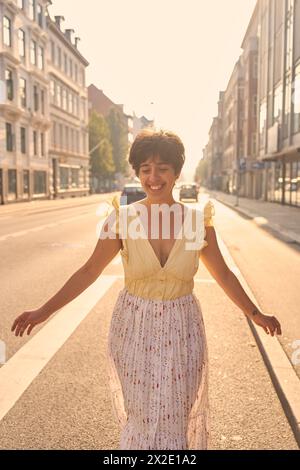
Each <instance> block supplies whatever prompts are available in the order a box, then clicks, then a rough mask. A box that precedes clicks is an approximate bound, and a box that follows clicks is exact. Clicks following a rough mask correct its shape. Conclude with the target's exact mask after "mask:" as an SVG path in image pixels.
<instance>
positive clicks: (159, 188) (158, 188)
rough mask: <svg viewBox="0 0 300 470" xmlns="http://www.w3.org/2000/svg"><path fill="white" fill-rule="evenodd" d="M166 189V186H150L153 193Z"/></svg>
mask: <svg viewBox="0 0 300 470" xmlns="http://www.w3.org/2000/svg"><path fill="white" fill-rule="evenodd" d="M163 187H164V184H156V185H149V184H148V188H150V189H151V191H160V190H161V189H162V188H163Z"/></svg>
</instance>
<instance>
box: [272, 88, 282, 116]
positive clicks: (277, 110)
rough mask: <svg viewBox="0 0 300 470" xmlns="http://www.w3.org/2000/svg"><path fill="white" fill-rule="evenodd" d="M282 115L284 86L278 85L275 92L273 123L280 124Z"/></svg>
mask: <svg viewBox="0 0 300 470" xmlns="http://www.w3.org/2000/svg"><path fill="white" fill-rule="evenodd" d="M281 114H282V85H278V86H277V87H276V88H275V90H274V103H273V123H274V122H276V121H277V122H279V121H280V119H281Z"/></svg>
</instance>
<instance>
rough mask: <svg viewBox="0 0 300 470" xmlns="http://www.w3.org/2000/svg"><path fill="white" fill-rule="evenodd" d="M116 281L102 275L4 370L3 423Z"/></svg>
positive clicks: (0, 377) (0, 392) (0, 381)
mask: <svg viewBox="0 0 300 470" xmlns="http://www.w3.org/2000/svg"><path fill="white" fill-rule="evenodd" d="M116 279H117V276H106V275H101V276H100V277H99V278H98V279H97V280H96V281H95V282H94V283H93V284H92V285H91V286H90V287H89V288H88V289H86V290H85V291H84V292H83V293H82V294H81V295H80V296H78V297H77V298H76V299H74V300H73V301H72V302H70V303H69V304H67V305H66V306H65V307H63V308H62V309H61V310H60V311H58V312H57V313H56V314H55V315H54V316H53V318H52V319H51V318H50V320H49V321H48V322H47V323H46V324H45V326H44V327H43V328H41V330H39V331H38V333H36V335H34V336H33V337H32V339H31V340H30V341H28V342H27V343H26V344H25V345H24V346H23V347H21V348H20V349H19V350H18V352H16V354H15V355H14V356H13V357H11V358H10V359H9V360H8V361H7V362H6V363H5V364H4V365H3V366H2V367H1V369H0V421H1V420H2V418H3V417H4V416H5V415H6V414H7V413H8V412H9V410H10V409H11V408H12V407H13V406H14V405H15V403H16V402H17V400H18V399H19V398H20V397H21V396H22V394H23V393H24V392H25V390H26V389H27V388H28V387H29V386H30V384H31V383H32V381H33V380H34V379H35V378H36V376H37V375H38V374H39V373H40V371H41V370H42V369H43V368H44V367H45V365H46V364H47V363H48V362H49V361H50V360H51V358H52V357H53V356H54V354H55V353H56V352H57V351H58V350H59V348H61V346H62V345H63V344H64V343H65V342H66V341H67V339H68V338H69V337H70V336H71V334H72V333H73V331H74V330H75V329H76V328H77V326H78V325H80V323H81V322H82V321H83V320H84V319H85V317H86V316H87V315H88V314H89V312H90V311H91V310H92V309H93V308H94V306H95V305H96V304H97V303H98V302H99V300H101V298H102V297H103V296H104V294H105V293H106V292H107V290H108V289H109V288H110V287H111V286H112V284H113V283H114V282H115V280H116ZM12 334H13V333H12ZM19 339H20V338H19ZM20 341H22V340H21V339H20Z"/></svg>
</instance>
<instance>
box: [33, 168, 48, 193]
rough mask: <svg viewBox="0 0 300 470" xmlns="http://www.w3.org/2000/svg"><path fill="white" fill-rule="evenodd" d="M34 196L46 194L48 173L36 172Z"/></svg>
mask: <svg viewBox="0 0 300 470" xmlns="http://www.w3.org/2000/svg"><path fill="white" fill-rule="evenodd" d="M34 194H46V172H45V171H35V172H34Z"/></svg>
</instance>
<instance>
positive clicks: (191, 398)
mask: <svg viewBox="0 0 300 470" xmlns="http://www.w3.org/2000/svg"><path fill="white" fill-rule="evenodd" d="M107 359H108V360H107V366H108V379H109V386H110V391H111V398H112V405H113V410H114V413H115V418H116V420H117V422H118V423H119V425H120V428H121V438H120V446H119V448H120V449H134V450H138V449H148V450H149V449H151V450H187V449H199V450H200V449H207V447H208V442H209V434H210V432H209V402H208V354H207V342H206V334H205V328H204V323H203V318H202V312H201V307H200V303H199V301H198V299H197V298H196V297H195V295H194V294H193V293H191V294H188V295H185V296H182V297H178V298H176V299H174V300H149V299H144V298H141V297H137V296H134V295H132V294H130V293H129V292H128V291H127V290H126V288H124V289H122V290H121V291H120V293H119V296H118V299H117V302H116V305H115V308H114V310H113V314H112V318H111V324H110V330H109V336H108V347H107Z"/></svg>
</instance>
